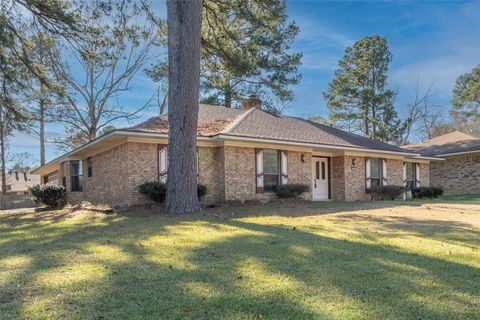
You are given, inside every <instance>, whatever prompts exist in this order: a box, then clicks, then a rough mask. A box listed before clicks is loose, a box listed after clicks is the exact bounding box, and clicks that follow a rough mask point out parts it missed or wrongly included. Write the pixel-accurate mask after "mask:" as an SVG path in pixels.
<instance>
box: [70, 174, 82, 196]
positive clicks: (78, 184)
mask: <svg viewBox="0 0 480 320" xmlns="http://www.w3.org/2000/svg"><path fill="white" fill-rule="evenodd" d="M82 189H83V188H82V176H72V191H73V192H77V191H82Z"/></svg>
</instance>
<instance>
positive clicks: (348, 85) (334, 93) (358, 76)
mask: <svg viewBox="0 0 480 320" xmlns="http://www.w3.org/2000/svg"><path fill="white" fill-rule="evenodd" d="M391 60H392V54H391V53H390V51H389V49H388V45H387V41H386V39H385V38H383V37H380V36H367V37H365V38H363V39H361V40H359V41H357V42H356V43H355V44H354V45H353V46H352V47H349V48H347V49H346V50H345V55H344V57H343V58H342V60H340V62H339V67H340V68H339V69H338V70H337V71H336V72H335V78H334V79H333V80H332V82H330V86H329V88H328V90H327V91H326V92H325V93H324V97H325V99H326V101H327V107H328V108H329V110H330V115H329V117H330V119H331V120H332V122H334V123H336V124H337V125H339V126H341V127H345V128H348V129H349V130H350V131H352V132H357V133H361V134H363V135H365V136H367V137H369V138H372V139H377V140H382V141H387V142H392V141H396V140H397V139H398V135H399V128H400V127H401V126H402V124H401V121H400V120H399V119H398V115H397V112H396V111H395V108H394V100H395V96H396V93H395V92H394V91H393V90H389V89H387V72H388V64H389V63H390V61H391Z"/></svg>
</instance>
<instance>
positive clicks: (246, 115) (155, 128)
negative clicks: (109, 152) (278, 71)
mask: <svg viewBox="0 0 480 320" xmlns="http://www.w3.org/2000/svg"><path fill="white" fill-rule="evenodd" d="M123 130H132V131H140V132H156V133H168V117H167V115H166V114H164V115H161V116H157V117H153V118H150V119H148V120H147V121H145V122H142V123H140V124H138V125H136V126H134V127H131V128H127V129H123ZM218 134H224V135H230V136H238V137H249V138H258V139H275V140H282V141H285V142H303V143H314V144H323V145H331V146H343V147H354V148H362V149H374V150H379V151H387V152H408V150H405V149H402V148H399V147H397V146H393V145H390V144H387V143H383V142H381V141H376V140H372V139H369V138H365V137H362V136H359V135H356V134H352V133H348V132H345V131H343V130H340V129H336V128H333V127H329V126H325V125H322V124H320V123H317V122H314V121H310V120H305V119H301V118H295V117H289V116H284V115H277V114H273V113H270V112H267V111H265V110H261V109H258V108H252V109H249V110H244V109H232V108H226V107H221V106H212V105H206V104H200V105H199V112H198V135H199V136H207V137H211V136H215V135H218Z"/></svg>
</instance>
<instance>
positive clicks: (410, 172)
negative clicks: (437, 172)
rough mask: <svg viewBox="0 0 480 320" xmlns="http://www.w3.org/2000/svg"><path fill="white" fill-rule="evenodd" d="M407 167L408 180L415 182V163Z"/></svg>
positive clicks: (408, 164)
mask: <svg viewBox="0 0 480 320" xmlns="http://www.w3.org/2000/svg"><path fill="white" fill-rule="evenodd" d="M406 167H407V180H408V181H413V180H415V176H414V172H413V163H411V162H409V163H407V165H406Z"/></svg>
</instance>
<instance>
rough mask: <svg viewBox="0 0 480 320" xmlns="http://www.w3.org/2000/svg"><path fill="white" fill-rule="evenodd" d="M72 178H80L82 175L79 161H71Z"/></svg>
mask: <svg viewBox="0 0 480 320" xmlns="http://www.w3.org/2000/svg"><path fill="white" fill-rule="evenodd" d="M70 170H71V171H72V176H80V175H82V162H81V161H78V160H76V161H72V166H71V169H70Z"/></svg>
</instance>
